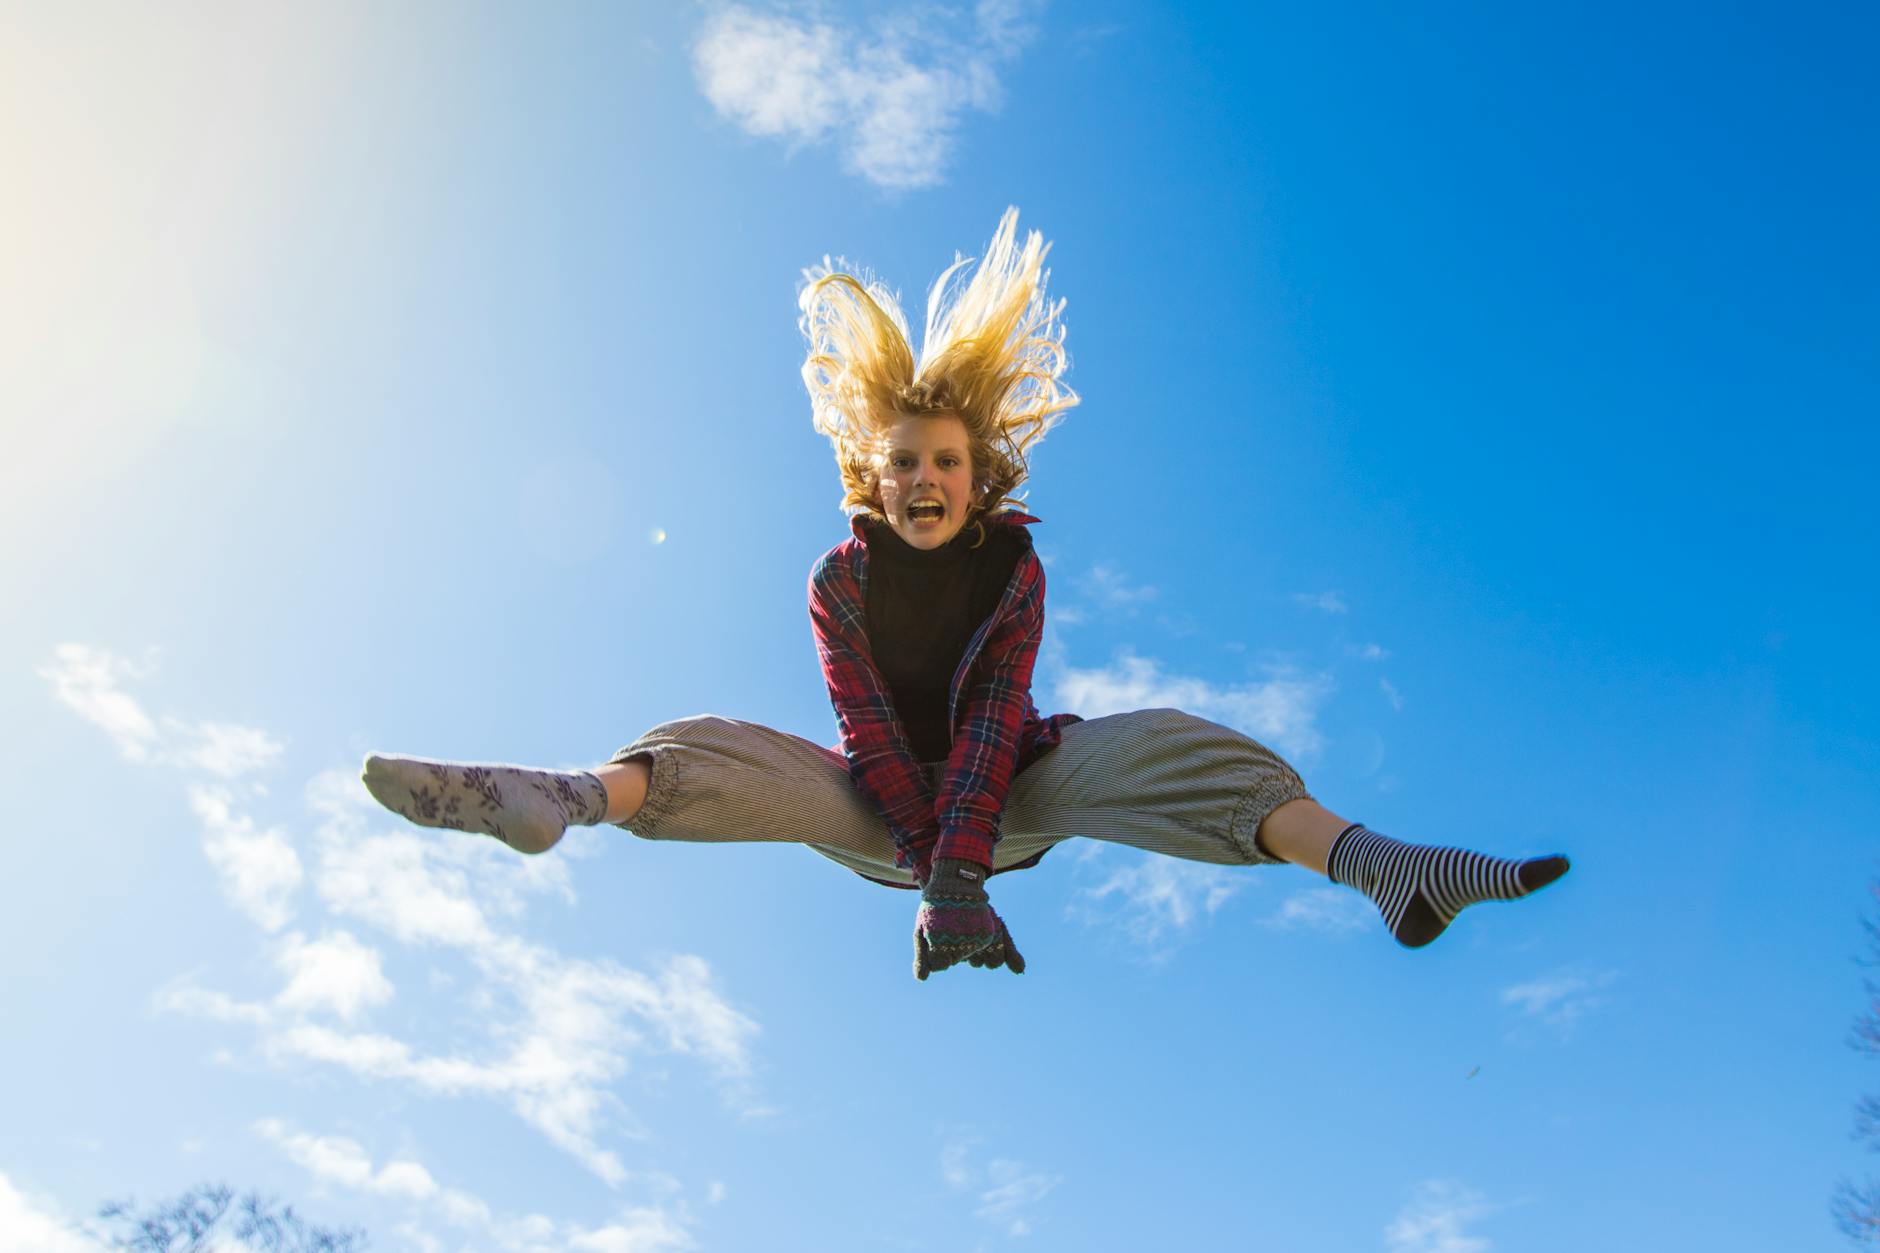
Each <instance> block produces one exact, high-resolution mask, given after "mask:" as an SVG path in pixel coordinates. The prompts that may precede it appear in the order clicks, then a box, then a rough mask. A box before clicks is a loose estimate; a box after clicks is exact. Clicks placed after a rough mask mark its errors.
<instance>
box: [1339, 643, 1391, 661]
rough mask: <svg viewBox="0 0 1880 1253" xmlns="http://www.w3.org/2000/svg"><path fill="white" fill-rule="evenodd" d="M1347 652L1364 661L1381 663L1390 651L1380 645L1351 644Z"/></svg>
mask: <svg viewBox="0 0 1880 1253" xmlns="http://www.w3.org/2000/svg"><path fill="white" fill-rule="evenodd" d="M1347 651H1349V652H1350V653H1351V655H1352V656H1354V657H1361V658H1363V659H1364V660H1365V661H1382V660H1384V658H1386V657H1388V656H1390V650H1389V649H1388V648H1385V647H1384V646H1383V645H1382V644H1353V645H1352V646H1351V647H1350V648H1349V649H1348V650H1347Z"/></svg>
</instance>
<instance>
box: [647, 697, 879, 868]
mask: <svg viewBox="0 0 1880 1253" xmlns="http://www.w3.org/2000/svg"><path fill="white" fill-rule="evenodd" d="M634 757H642V758H646V759H648V760H649V761H650V762H651V763H652V764H651V770H652V779H651V781H650V783H649V784H648V786H647V790H646V801H645V803H644V804H642V805H641V806H640V810H639V812H638V813H636V814H634V816H633V817H632V818H631V819H629V820H628V821H626V822H623V823H620V824H618V825H620V826H621V827H623V828H625V829H627V830H629V831H631V832H633V833H634V834H635V835H638V836H641V837H643V838H645V839H649V840H681V841H688V842H692V843H701V844H724V843H740V842H746V841H771V842H778V843H795V844H807V845H809V846H810V847H811V848H813V849H815V850H816V851H817V852H819V853H821V854H822V855H823V856H825V857H828V858H829V859H830V860H832V861H835V862H837V863H839V864H841V865H843V866H846V867H848V868H849V869H850V870H853V871H855V872H856V873H857V874H861V875H864V876H866V877H868V878H871V879H878V880H883V881H886V882H889V883H897V884H907V885H910V886H911V885H912V884H913V882H914V877H913V874H912V873H911V872H910V871H907V870H903V869H901V868H899V867H897V866H896V865H895V864H894V839H893V837H892V836H891V835H889V834H888V828H887V824H886V823H884V822H882V820H881V816H880V815H879V814H877V813H876V812H875V810H874V807H873V806H872V805H870V804H869V802H868V800H867V798H866V797H864V796H863V795H862V794H861V793H860V792H859V791H857V790H856V788H855V785H854V783H853V782H852V781H851V780H850V779H849V771H848V764H847V762H846V761H844V760H843V757H842V754H841V753H839V752H836V751H834V750H833V749H828V748H824V747H822V746H821V745H819V744H813V743H811V742H810V741H809V740H806V739H804V738H803V737H801V736H798V735H791V734H789V733H788V732H785V731H778V730H775V729H774V728H771V727H767V726H762V725H760V724H758V723H755V722H741V721H739V720H737V719H735V718H720V717H717V716H715V715H711V714H705V715H701V716H699V717H695V718H680V719H677V720H676V721H673V722H666V723H662V724H660V725H659V726H656V727H654V728H653V729H652V730H650V731H648V732H647V733H646V734H644V735H642V736H641V737H640V738H639V739H637V740H635V741H634V742H633V743H631V744H628V745H627V746H626V747H625V748H622V749H621V750H620V751H619V752H617V753H615V754H614V755H613V757H612V759H611V760H613V761H615V762H622V761H627V760H629V759H631V758H634Z"/></svg>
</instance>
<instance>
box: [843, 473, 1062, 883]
mask: <svg viewBox="0 0 1880 1253" xmlns="http://www.w3.org/2000/svg"><path fill="white" fill-rule="evenodd" d="M1036 521H1038V519H1036V518H1034V517H1032V516H1030V515H1029V514H1024V513H1019V512H1017V511H1015V510H1007V511H1005V512H1001V513H997V514H993V515H991V516H989V517H987V518H986V519H985V522H986V524H987V525H988V526H1002V525H1003V526H1028V525H1030V524H1031V523H1033V522H1036ZM865 525H866V522H865V519H864V516H863V515H857V516H856V517H855V518H854V519H852V520H851V522H850V529H851V530H852V531H853V532H854V535H853V538H851V539H847V540H844V541H843V542H842V543H840V544H838V545H836V546H835V547H834V548H832V549H830V550H829V551H828V552H827V553H825V554H824V555H823V557H822V559H821V560H820V561H818V562H817V563H816V566H815V568H814V569H813V570H811V571H810V577H809V617H810V624H811V626H812V627H813V628H814V630H815V634H816V653H817V656H818V658H819V659H820V660H821V662H822V671H823V679H824V680H825V681H826V682H827V683H828V684H829V702H830V704H832V705H833V706H834V707H835V713H836V725H837V727H838V729H839V730H840V732H841V735H842V742H841V744H840V745H838V746H837V747H838V748H839V749H840V750H841V752H842V754H843V756H844V757H846V758H847V759H848V763H849V777H850V778H852V779H853V780H854V781H855V786H856V787H857V788H858V789H860V791H861V793H862V795H864V796H866V797H867V798H868V799H869V801H870V802H871V803H872V804H873V805H874V806H875V810H876V812H878V813H879V814H880V815H881V816H882V819H883V820H884V821H885V822H886V823H887V824H888V830H889V832H890V833H891V834H892V835H893V836H894V846H895V862H896V864H897V865H900V866H904V867H908V868H910V869H912V870H913V871H914V873H915V874H916V875H917V876H918V877H919V878H921V879H923V880H924V879H925V878H926V877H927V871H928V868H929V867H930V866H932V864H933V862H934V860H935V859H936V858H940V857H958V858H963V859H965V860H967V861H971V862H976V863H978V864H979V865H981V866H985V867H988V868H990V867H991V865H992V849H993V846H994V845H995V844H997V843H998V840H999V818H1000V815H1001V814H1002V812H1003V811H1004V809H1005V796H1006V792H1007V790H1008V789H1009V788H1010V787H1011V784H1012V776H1013V775H1015V774H1017V773H1018V772H1019V771H1020V770H1023V769H1024V768H1025V767H1026V766H1028V765H1030V764H1031V763H1032V762H1033V761H1034V760H1036V759H1037V757H1038V756H1039V755H1040V754H1042V753H1043V752H1045V750H1047V749H1049V748H1052V747H1053V746H1055V745H1056V744H1057V743H1058V741H1059V739H1060V737H1061V731H1062V728H1064V727H1065V726H1068V725H1069V724H1071V723H1073V722H1078V721H1080V719H1079V718H1078V717H1077V715H1076V714H1057V715H1055V716H1053V717H1050V718H1041V717H1039V716H1038V710H1037V707H1036V706H1035V705H1033V704H1032V700H1031V672H1032V666H1033V665H1034V664H1035V663H1036V661H1037V659H1038V641H1039V640H1040V639H1041V638H1042V637H1043V635H1044V567H1043V565H1041V564H1040V563H1039V561H1038V556H1037V554H1036V553H1034V552H1033V551H1032V550H1031V545H1030V543H1029V542H1027V544H1026V546H1025V551H1024V552H1023V553H1022V554H1020V556H1019V559H1018V564H1017V565H1016V566H1015V567H1014V568H1013V570H1012V580H1011V582H1010V583H1008V584H1006V588H1005V594H1004V595H1003V596H1002V597H1001V598H1000V600H999V607H998V608H997V609H995V610H994V611H993V613H992V616H991V617H990V618H988V619H986V621H985V622H983V623H981V624H980V626H979V630H978V631H976V632H975V633H974V635H973V638H972V641H971V642H970V643H968V644H967V646H966V652H965V654H964V655H963V656H962V657H961V658H960V664H959V668H958V669H957V670H955V671H954V673H953V683H952V688H951V696H950V699H949V702H948V704H949V710H950V718H951V722H952V729H953V748H952V751H951V752H950V753H949V754H948V755H947V768H946V773H945V775H944V777H943V779H942V781H941V784H940V793H939V795H938V796H936V795H934V792H933V788H932V786H931V785H930V783H929V781H928V777H927V772H926V771H925V770H924V769H922V768H921V764H920V762H918V761H917V760H915V758H914V754H913V751H912V749H910V748H909V747H908V740H907V733H906V731H905V729H904V728H903V727H902V725H901V719H900V715H898V714H897V713H896V712H895V709H894V697H893V695H892V694H891V693H890V692H889V690H888V685H887V682H886V681H885V680H883V679H882V677H881V672H880V671H879V670H878V669H876V668H875V661H874V653H873V652H872V651H871V650H870V648H869V644H868V617H867V610H866V605H867V587H868V545H867V543H866V542H865V541H864V539H863V528H864V526H865ZM1026 538H1027V541H1029V534H1027V537H1026ZM1035 860H1036V859H1035V858H1034V859H1030V860H1028V861H1026V862H1025V863H1024V864H1025V865H1031V864H1033V862H1034V861H1035ZM1008 869H1012V870H1017V869H1020V867H1018V866H1012V867H1008ZM897 886H905V885H897Z"/></svg>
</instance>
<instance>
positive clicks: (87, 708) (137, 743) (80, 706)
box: [35, 644, 281, 779]
mask: <svg viewBox="0 0 1880 1253" xmlns="http://www.w3.org/2000/svg"><path fill="white" fill-rule="evenodd" d="M151 656H152V657H154V651H153V652H152V654H151ZM53 657H54V659H55V660H54V661H53V663H52V664H51V665H45V666H40V667H38V668H37V669H36V671H35V673H37V674H38V675H39V677H40V678H42V679H45V680H46V681H47V682H49V683H51V684H52V690H53V695H54V696H56V697H57V698H58V700H59V701H60V702H61V703H63V704H64V705H66V706H67V707H68V708H70V709H71V710H72V711H73V712H75V713H77V714H78V716H79V717H81V718H83V719H84V720H85V721H87V722H89V723H91V724H92V725H93V726H96V727H98V728H99V729H100V730H102V731H103V732H104V733H105V734H106V735H107V736H109V737H110V738H111V741H112V743H113V744H115V745H116V746H117V750H118V754H119V755H120V756H121V757H123V758H124V759H125V760H126V761H133V762H138V763H140V764H157V765H177V766H185V767H188V768H190V769H194V770H205V771H207V772H209V773H210V774H213V775H216V776H217V777H219V778H224V779H232V778H234V777H236V776H237V775H240V774H245V773H247V772H249V771H252V770H258V769H260V768H261V767H263V766H266V765H268V764H269V763H270V762H272V761H273V760H274V759H275V758H276V757H278V756H280V754H281V745H280V744H279V743H277V742H276V741H275V740H274V739H273V738H272V737H270V736H269V735H268V734H267V733H266V732H265V731H260V730H257V729H255V728H254V727H245V726H239V725H237V724H235V723H228V722H200V723H193V722H188V721H185V720H183V719H180V718H173V717H169V716H167V715H166V716H164V717H163V718H161V719H156V718H152V717H151V716H150V714H149V713H147V712H145V710H144V708H143V706H142V705H140V704H139V703H138V702H137V700H136V698H134V697H132V696H131V695H130V694H129V693H127V692H126V691H124V690H123V686H122V685H123V683H124V682H125V681H126V680H129V679H141V678H147V677H149V675H150V674H151V673H152V672H153V671H154V670H155V662H154V661H153V660H146V661H145V662H144V663H142V664H139V663H136V662H133V661H130V660H129V659H127V658H124V657H119V656H117V655H116V654H114V653H112V652H111V651H109V650H108V649H103V648H93V647H91V646H89V645H86V644H60V645H59V646H58V647H56V648H55V649H53Z"/></svg>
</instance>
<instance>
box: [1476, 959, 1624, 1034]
mask: <svg viewBox="0 0 1880 1253" xmlns="http://www.w3.org/2000/svg"><path fill="white" fill-rule="evenodd" d="M1618 978H1619V972H1618V971H1616V970H1602V971H1593V972H1586V971H1574V970H1558V971H1555V972H1554V973H1553V974H1550V975H1543V976H1542V977H1541V978H1538V979H1530V980H1529V981H1527V982H1526V983H1517V984H1514V985H1513V986H1512V987H1507V988H1503V989H1502V992H1501V1003H1502V1004H1503V1005H1512V1006H1514V1007H1515V1008H1516V1009H1517V1010H1519V1011H1520V1012H1521V1014H1522V1015H1523V1016H1524V1017H1526V1018H1527V1019H1529V1020H1531V1021H1535V1022H1541V1023H1545V1024H1547V1025H1548V1026H1550V1027H1554V1028H1556V1029H1558V1030H1560V1031H1562V1032H1568V1031H1571V1030H1572V1029H1573V1028H1574V1027H1575V1026H1577V1025H1578V1024H1579V1022H1580V1020H1581V1019H1582V1018H1584V1017H1585V1016H1586V1015H1587V1014H1589V1013H1591V1012H1592V1011H1593V1010H1595V1009H1597V1008H1599V1007H1600V1006H1601V1005H1604V1004H1605V1003H1606V998H1605V996H1604V995H1603V989H1605V988H1607V987H1610V986H1611V985H1612V984H1613V982H1614V981H1615V980H1617V979H1618Z"/></svg>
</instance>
